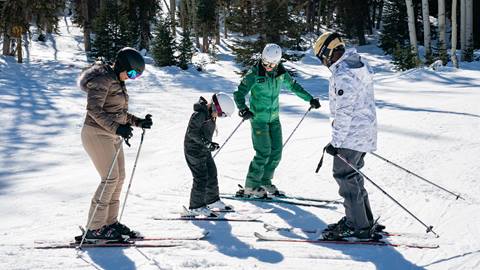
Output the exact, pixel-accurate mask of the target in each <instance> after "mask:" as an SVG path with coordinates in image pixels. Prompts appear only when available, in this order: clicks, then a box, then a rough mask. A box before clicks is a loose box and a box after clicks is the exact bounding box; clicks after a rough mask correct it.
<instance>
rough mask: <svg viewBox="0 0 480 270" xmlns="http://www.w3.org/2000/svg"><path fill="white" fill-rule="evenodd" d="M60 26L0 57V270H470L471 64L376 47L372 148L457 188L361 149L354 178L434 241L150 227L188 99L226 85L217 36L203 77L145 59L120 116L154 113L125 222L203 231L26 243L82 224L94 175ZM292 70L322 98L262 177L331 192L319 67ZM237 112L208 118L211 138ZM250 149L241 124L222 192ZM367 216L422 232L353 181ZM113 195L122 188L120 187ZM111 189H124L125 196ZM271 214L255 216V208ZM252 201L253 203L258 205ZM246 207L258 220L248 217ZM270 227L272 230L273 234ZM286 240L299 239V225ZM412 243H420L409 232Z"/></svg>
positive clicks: (289, 100)
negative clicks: (372, 243) (201, 234)
mask: <svg viewBox="0 0 480 270" xmlns="http://www.w3.org/2000/svg"><path fill="white" fill-rule="evenodd" d="M60 32H61V34H60V35H53V36H51V37H49V38H48V40H47V41H46V42H45V43H40V42H36V41H32V42H29V43H28V44H27V47H26V48H25V49H26V51H25V57H26V61H25V63H24V64H22V65H18V64H16V63H15V59H13V58H11V57H3V56H0V112H1V113H0V122H1V123H3V127H2V129H1V130H0V136H1V138H2V140H1V142H0V216H1V217H2V222H1V223H0V229H1V230H0V231H1V233H0V239H1V242H0V243H1V244H0V269H142V270H143V269H192V268H193V269H312V268H322V269H478V268H480V244H479V242H480V241H478V240H479V239H480V238H479V237H478V236H476V232H477V230H478V228H480V215H479V214H478V213H479V210H480V200H479V198H478V191H479V190H480V180H479V172H480V165H479V162H478V161H479V160H480V154H479V153H480V139H479V138H480V137H479V135H478V134H480V121H479V120H480V108H479V106H478V102H479V101H480V63H478V62H474V63H463V62H462V63H461V67H462V69H459V70H455V69H452V68H448V67H447V68H443V69H442V71H431V70H429V69H426V68H421V69H415V70H410V71H406V72H401V73H394V72H392V71H391V68H392V66H391V64H390V63H389V59H388V57H386V56H384V55H383V53H382V52H381V50H380V49H379V48H376V47H375V46H373V45H369V46H364V47H361V48H359V51H360V53H361V54H362V56H363V57H365V58H366V59H367V60H369V61H370V63H371V64H372V65H373V67H374V69H375V70H376V72H377V74H376V84H375V89H376V103H377V116H378V123H379V133H378V139H379V140H378V152H377V153H378V154H380V155H382V156H385V157H386V158H388V159H391V160H392V161H393V162H396V163H398V164H400V165H402V166H404V167H406V168H408V169H410V170H411V171H413V172H416V173H418V174H420V175H422V176H424V177H426V178H427V179H429V180H431V181H433V182H435V183H437V184H439V185H441V186H443V187H445V188H448V189H450V190H453V191H455V192H459V193H460V194H461V195H462V196H464V197H465V198H466V199H467V200H465V201H463V200H458V201H456V200H455V199H454V198H453V197H452V196H450V195H448V194H446V193H444V192H443V191H441V190H438V189H436V188H434V187H432V186H431V185H428V184H426V183H424V182H422V181H420V180H418V179H416V178H415V177H413V176H411V175H409V174H407V173H405V172H403V171H401V170H398V169H396V168H394V167H393V166H390V165H388V164H386V163H385V162H383V161H381V160H379V159H377V158H375V157H373V156H371V155H370V156H368V155H367V157H366V166H365V168H364V169H363V171H364V172H365V174H367V175H368V176H369V177H370V178H372V179H373V180H374V181H376V183H377V184H378V185H380V186H381V187H382V188H384V189H385V190H386V191H387V192H389V193H390V194H391V195H392V196H393V197H394V198H396V199H397V200H398V201H400V202H401V203H403V204H404V205H405V206H406V207H407V208H408V209H410V210H411V211H412V212H413V213H414V214H416V215H417V216H418V217H419V218H420V219H422V220H423V221H424V222H425V223H427V224H428V225H433V226H434V230H435V231H436V232H437V233H439V234H440V236H441V237H440V238H438V239H433V240H432V241H433V242H435V243H438V244H440V248H439V249H436V250H415V249H406V248H397V249H395V248H386V247H362V246H341V245H313V244H304V243H303V244H302V243H269V242H257V241H256V239H255V237H254V236H253V232H254V231H260V232H263V231H264V229H263V226H262V224H261V223H241V222H239V223H235V222H232V223H226V222H184V221H155V220H153V219H152V217H153V216H168V215H171V213H172V211H173V212H175V211H180V210H181V206H182V205H187V204H188V198H189V192H190V187H191V181H192V180H191V175H190V171H189V170H188V167H187V166H186V163H185V161H184V157H183V136H184V132H185V128H186V125H187V122H188V119H189V117H190V115H191V113H192V105H193V103H194V102H196V101H197V99H198V97H199V96H200V95H203V96H205V97H208V96H210V95H211V94H212V93H213V92H215V91H224V92H226V93H229V94H231V93H233V91H235V89H236V87H237V85H238V83H239V81H240V78H239V76H238V75H237V74H236V73H235V71H238V70H239V67H238V66H237V65H236V64H234V62H233V59H234V57H233V55H232V54H231V51H229V50H228V49H227V48H228V47H227V46H226V45H227V43H229V41H228V40H222V44H221V47H220V52H219V55H218V59H219V60H218V61H217V62H216V63H215V64H209V65H207V67H206V69H207V72H204V73H200V72H197V71H195V70H193V69H189V70H187V71H181V70H180V69H178V68H176V67H166V68H157V67H154V66H153V65H151V63H153V61H152V60H151V59H147V62H148V63H150V64H148V65H147V70H146V72H145V74H144V75H143V76H142V77H140V78H139V79H137V80H135V81H128V82H127V88H128V89H129V94H130V111H131V112H132V113H134V114H136V115H138V116H143V115H145V114H146V113H151V114H152V115H153V120H154V126H153V129H152V130H148V131H147V133H146V135H145V141H144V146H143V148H142V153H141V155H140V159H139V162H138V165H137V171H136V175H135V178H134V180H133V184H132V189H131V194H130V195H131V196H129V200H128V203H127V207H126V211H125V215H124V220H122V222H125V223H126V224H128V225H130V226H132V227H133V228H135V229H137V230H140V231H142V232H143V233H144V234H146V235H148V236H159V235H169V236H172V235H185V234H186V233H188V232H189V231H193V232H198V231H201V230H208V231H210V235H209V236H208V238H207V239H206V240H204V241H198V242H191V241H190V242H185V244H184V245H183V246H179V247H171V248H156V249H135V248H129V249H89V250H86V251H85V252H83V253H82V254H81V256H80V257H77V255H76V251H75V250H35V249H32V247H33V241H34V240H37V239H51V240H62V239H70V238H71V237H72V236H74V235H76V234H79V230H78V229H77V227H78V225H85V224H84V222H85V221H86V215H87V210H88V207H89V203H90V199H91V196H92V194H93V192H94V190H95V189H96V187H97V184H98V176H97V173H96V171H95V169H94V167H93V166H92V163H91V162H90V160H89V158H88V156H87V155H86V153H85V152H84V150H83V148H82V145H81V142H80V130H81V127H82V124H83V119H84V115H85V105H86V95H85V93H83V92H82V91H81V90H80V89H78V88H77V86H76V78H77V76H78V75H79V73H80V71H81V69H82V68H84V67H86V66H87V62H86V56H85V54H84V52H83V42H82V40H83V34H82V33H81V32H80V30H79V29H78V28H77V27H76V26H73V25H71V23H70V21H69V20H65V21H64V22H63V25H62V26H61V27H60ZM286 66H287V67H288V68H295V69H296V70H297V74H298V76H299V77H298V78H297V79H298V81H299V82H300V83H301V84H302V85H303V86H304V87H305V88H306V89H307V90H308V91H310V92H311V93H312V94H313V95H315V96H319V97H320V98H321V104H322V108H321V109H320V110H312V111H311V112H310V113H309V115H308V116H307V117H306V118H305V121H304V122H303V123H302V125H301V126H300V127H299V129H298V130H297V132H296V133H295V135H294V136H293V137H292V139H291V141H290V142H289V144H288V145H287V146H286V147H285V149H284V152H283V159H282V162H281V164H280V166H279V168H278V169H277V171H276V177H275V180H274V182H275V184H276V185H277V186H279V187H280V188H281V189H283V190H286V191H287V192H288V193H290V194H293V195H301V196H305V197H317V198H325V199H335V198H338V194H337V192H338V191H337V189H338V187H337V185H336V183H335V181H334V180H333V179H332V177H331V166H332V160H331V158H330V157H328V156H327V157H326V159H325V164H324V166H323V168H322V170H321V171H320V173H319V174H315V173H314V170H315V168H316V165H317V162H318V159H319V158H320V155H321V150H322V148H323V146H324V145H325V144H327V143H328V141H329V140H330V124H329V119H328V118H329V110H328V100H327V99H328V89H327V88H328V81H327V79H328V77H329V75H330V74H329V73H330V72H329V71H328V70H327V69H326V68H324V67H320V66H319V63H318V61H317V60H316V59H315V57H313V56H312V55H311V54H308V52H307V55H306V56H305V57H304V58H303V59H302V61H300V62H297V63H290V62H289V63H287V64H286ZM280 102H281V113H280V114H281V121H282V128H283V136H284V139H285V138H287V137H288V135H289V134H290V132H291V131H292V129H293V128H294V127H295V125H296V124H297V123H298V121H299V120H300V118H301V116H302V115H303V113H305V111H306V110H307V109H308V104H306V103H305V102H304V101H302V100H301V99H299V98H297V97H295V96H294V95H293V94H292V93H290V92H288V91H283V92H282V94H281V98H280ZM239 122H240V118H239V117H232V118H231V119H219V121H218V122H217V123H218V130H219V133H218V136H217V137H214V140H215V141H217V142H219V143H223V142H224V140H225V139H226V138H227V136H228V135H229V134H230V132H231V131H232V130H233V129H234V128H235V127H236V126H237V125H238V123H239ZM134 132H135V133H134V134H135V136H134V138H133V139H132V140H131V144H132V147H131V148H128V147H125V148H124V150H125V155H126V166H127V179H126V181H128V180H129V177H130V173H131V169H132V166H133V161H134V159H135V155H136V151H137V149H138V144H139V137H140V131H139V130H135V131H134ZM253 154H254V151H253V149H252V147H251V142H250V126H249V123H248V122H247V123H244V124H243V126H242V127H241V128H240V129H239V130H238V132H237V133H236V134H234V136H233V137H232V138H231V140H230V142H229V143H228V144H227V145H226V146H225V147H224V148H223V149H222V152H220V153H219V154H218V156H217V157H216V164H217V167H218V171H219V182H220V189H221V192H229V193H233V192H235V191H236V190H237V184H242V185H243V184H244V181H243V179H244V178H245V176H246V173H247V169H248V164H249V162H250V160H251V158H252V157H253ZM366 187H367V190H368V191H369V197H370V201H371V204H372V208H373V210H374V214H375V215H377V216H381V219H380V222H381V223H382V224H385V225H387V227H388V229H389V230H392V231H405V232H416V233H418V232H423V231H424V228H423V227H422V226H421V225H420V224H418V223H417V222H416V221H415V220H413V219H412V218H411V217H410V216H408V215H407V214H406V213H404V212H403V211H402V210H401V209H400V208H399V207H398V206H396V205H395V204H394V203H393V202H391V201H390V200H389V199H388V198H386V197H385V196H384V195H383V194H382V193H381V192H380V191H379V190H377V189H375V187H373V186H372V185H371V184H369V183H368V182H366ZM125 190H126V184H125V188H124V191H125ZM122 199H123V198H122ZM228 203H231V204H233V205H234V206H235V207H237V208H239V209H251V212H252V213H255V215H261V219H262V220H264V221H266V222H268V223H271V224H275V225H277V226H297V227H308V228H315V227H317V228H323V227H324V226H326V224H328V223H332V222H336V221H337V220H338V219H339V218H341V216H342V215H343V209H342V208H341V207H339V208H338V209H336V210H328V209H317V208H309V207H298V206H294V205H281V204H261V203H256V202H251V203H250V202H238V201H228ZM261 208H264V209H270V208H273V209H274V212H273V213H265V214H261V211H260V210H258V209H261ZM255 209H257V212H255ZM257 213H258V214H257ZM281 234H283V233H281ZM297 236H298V237H306V236H305V235H302V234H299V235H297ZM422 241H424V240H422Z"/></svg>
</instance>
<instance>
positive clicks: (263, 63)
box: [262, 60, 278, 68]
mask: <svg viewBox="0 0 480 270" xmlns="http://www.w3.org/2000/svg"><path fill="white" fill-rule="evenodd" d="M262 65H263V66H264V67H265V68H275V67H276V66H277V65H278V63H268V62H265V61H263V60H262Z"/></svg>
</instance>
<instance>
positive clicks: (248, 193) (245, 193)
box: [235, 185, 268, 199]
mask: <svg viewBox="0 0 480 270" xmlns="http://www.w3.org/2000/svg"><path fill="white" fill-rule="evenodd" d="M238 187H239V188H240V189H239V190H238V191H237V192H236V193H235V197H245V198H255V199H266V198H268V196H267V192H266V191H265V189H264V188H263V187H256V188H250V187H246V188H243V186H242V185H238Z"/></svg>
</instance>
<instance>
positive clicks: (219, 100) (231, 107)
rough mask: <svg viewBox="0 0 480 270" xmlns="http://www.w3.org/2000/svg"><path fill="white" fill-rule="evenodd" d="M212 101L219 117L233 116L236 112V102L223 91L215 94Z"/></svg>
mask: <svg viewBox="0 0 480 270" xmlns="http://www.w3.org/2000/svg"><path fill="white" fill-rule="evenodd" d="M212 102H213V104H212V105H213V109H214V110H215V111H216V112H217V114H218V117H226V116H232V115H233V113H234V112H235V102H233V99H232V98H231V97H230V96H229V95H227V94H225V93H223V92H219V93H216V94H213V96H212Z"/></svg>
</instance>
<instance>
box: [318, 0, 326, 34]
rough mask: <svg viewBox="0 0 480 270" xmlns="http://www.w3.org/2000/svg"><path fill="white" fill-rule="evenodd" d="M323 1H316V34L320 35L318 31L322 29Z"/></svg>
mask: <svg viewBox="0 0 480 270" xmlns="http://www.w3.org/2000/svg"><path fill="white" fill-rule="evenodd" d="M324 1H325V0H319V1H318V14H317V16H318V19H317V34H320V29H321V27H322V10H323V7H324V5H322V3H323V2H324Z"/></svg>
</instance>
